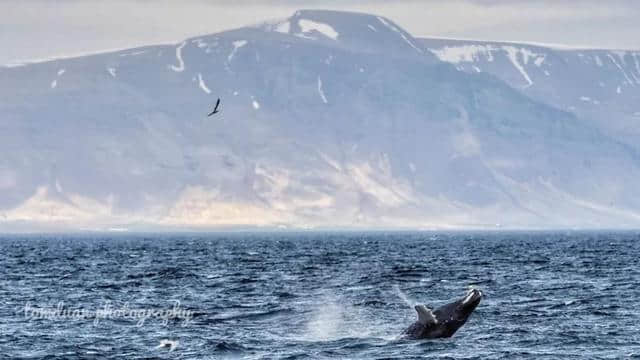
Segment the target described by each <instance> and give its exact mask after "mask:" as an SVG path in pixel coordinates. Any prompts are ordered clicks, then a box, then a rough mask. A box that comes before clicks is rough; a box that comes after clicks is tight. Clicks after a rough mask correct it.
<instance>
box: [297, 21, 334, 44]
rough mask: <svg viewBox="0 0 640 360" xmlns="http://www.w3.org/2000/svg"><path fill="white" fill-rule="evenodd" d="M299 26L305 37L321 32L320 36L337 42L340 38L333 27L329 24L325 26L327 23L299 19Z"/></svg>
mask: <svg viewBox="0 0 640 360" xmlns="http://www.w3.org/2000/svg"><path fill="white" fill-rule="evenodd" d="M298 25H299V26H300V29H301V31H302V33H303V34H305V35H307V36H308V35H309V34H311V33H312V32H314V31H317V32H319V33H320V34H322V35H324V36H326V37H328V38H330V39H332V40H337V39H338V36H339V35H340V34H338V32H337V31H335V30H334V28H333V27H331V25H329V24H325V23H321V22H315V21H313V20H309V19H299V20H298Z"/></svg>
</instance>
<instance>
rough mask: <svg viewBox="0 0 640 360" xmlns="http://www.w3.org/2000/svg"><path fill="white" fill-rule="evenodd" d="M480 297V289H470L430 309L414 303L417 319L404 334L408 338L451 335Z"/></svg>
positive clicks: (465, 320)
mask: <svg viewBox="0 0 640 360" xmlns="http://www.w3.org/2000/svg"><path fill="white" fill-rule="evenodd" d="M481 299H482V292H480V290H476V289H472V290H469V292H468V293H467V294H466V295H465V297H464V298H462V299H460V300H458V301H454V302H452V303H450V304H447V305H444V306H441V307H439V308H438V309H436V310H431V309H429V308H427V307H426V306H424V305H416V307H415V309H416V311H417V312H418V321H416V322H415V323H413V325H411V326H409V327H408V328H407V329H406V330H405V332H404V335H405V337H406V338H408V339H435V338H446V337H451V336H453V334H454V333H455V332H456V331H457V330H458V329H459V328H460V327H461V326H462V325H464V323H466V322H467V319H469V316H470V315H471V313H472V312H473V310H475V308H476V307H477V306H478V304H479V303H480V300H481Z"/></svg>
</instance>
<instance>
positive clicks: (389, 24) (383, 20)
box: [378, 16, 423, 53]
mask: <svg viewBox="0 0 640 360" xmlns="http://www.w3.org/2000/svg"><path fill="white" fill-rule="evenodd" d="M378 20H379V21H380V22H381V23H382V25H384V26H386V27H387V28H389V29H391V30H393V31H395V32H397V33H398V34H399V35H400V37H402V39H403V40H404V41H405V42H406V43H407V44H409V46H411V47H412V48H414V49H415V50H416V51H417V52H419V53H422V52H423V50H422V49H421V48H419V47H417V46H416V45H415V44H414V43H413V41H411V40H409V38H407V36H406V35H405V33H404V32H402V31H400V29H398V28H397V27H395V26H393V25H392V24H391V23H389V22H388V21H387V20H385V19H384V18H383V17H381V16H378Z"/></svg>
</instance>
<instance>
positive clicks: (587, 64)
mask: <svg viewBox="0 0 640 360" xmlns="http://www.w3.org/2000/svg"><path fill="white" fill-rule="evenodd" d="M419 41H420V43H421V44H422V45H423V46H425V47H426V50H428V51H430V52H431V53H433V54H435V55H436V56H437V57H438V58H439V59H440V60H442V61H445V62H449V63H451V64H453V65H454V66H456V68H458V69H459V70H462V71H465V72H469V73H477V72H486V73H489V74H492V75H494V76H497V77H498V78H500V79H501V80H504V81H505V82H507V83H508V84H509V85H511V86H512V87H514V88H515V89H519V90H521V91H522V92H523V93H525V94H527V95H528V96H530V97H532V98H533V99H536V100H538V101H541V102H544V103H547V104H550V105H552V106H554V107H557V108H559V109H563V110H566V111H569V112H572V113H575V114H576V115H578V116H580V117H581V118H582V119H584V120H585V121H589V122H590V123H591V125H592V126H596V127H598V128H599V129H600V130H601V131H603V132H605V133H607V134H609V135H612V136H614V137H616V138H618V139H620V141H624V142H625V143H627V144H629V145H631V146H634V147H636V149H640V50H639V51H629V50H626V51H625V50H619V51H616V50H593V49H569V48H561V47H549V46H540V45H528V44H514V43H499V42H488V41H468V40H444V39H420V40H419Z"/></svg>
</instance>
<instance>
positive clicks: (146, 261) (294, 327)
mask: <svg viewBox="0 0 640 360" xmlns="http://www.w3.org/2000/svg"><path fill="white" fill-rule="evenodd" d="M639 240H640V237H639V236H638V234H636V233H603V232H599V233H574V234H566V233H563V234H552V233H537V234H527V233H498V234H488V233H482V234H438V235H437V236H434V234H420V233H384V234H382V233H361V234H355V233H345V234H335V233H334V234H320V233H315V234H314V233H304V234H289V233H287V234H278V233H269V234H240V233H236V234H216V235H189V236H186V235H185V236H180V235H157V236H154V235H149V234H147V235H144V236H142V235H140V236H137V235H124V234H123V235H120V236H116V237H113V236H110V237H100V236H94V237H86V236H80V235H74V236H55V237H54V236H5V237H2V238H0V254H2V256H0V298H2V301H3V303H2V306H1V307H0V333H1V334H2V336H0V348H2V351H3V354H2V356H6V357H9V358H41V357H51V358H69V359H74V358H75V359H83V358H87V357H93V358H111V359H120V358H131V359H134V358H156V357H159V358H212V357H213V358H227V359H244V358H248V359H262V358H267V359H272V358H282V359H306V358H336V359H343V358H349V359H353V358H358V359H375V358H402V359H403V358H422V357H436V358H482V359H484V358H494V359H512V358H531V359H538V358H583V357H588V358H629V357H634V356H635V357H638V356H640V337H639V335H638V334H640V312H639V311H638V309H639V308H640V292H639V291H640V260H639V259H640V242H639ZM470 286H472V287H477V288H480V289H482V290H483V292H484V294H485V298H484V299H483V301H482V302H481V304H480V306H479V307H478V309H477V310H476V312H475V313H474V314H473V315H472V317H471V318H470V320H469V322H468V323H467V324H466V325H465V326H464V327H463V328H461V329H460V331H459V332H458V333H456V335H455V336H454V337H453V338H451V339H445V340H433V341H407V340H403V339H400V338H399V335H400V333H401V332H402V330H403V329H404V328H405V327H406V326H408V325H409V324H411V323H412V322H413V321H414V320H415V317H416V315H415V311H414V310H413V305H415V304H416V303H426V304H427V305H430V306H438V305H441V304H443V303H445V302H448V301H450V300H451V299H453V298H457V297H459V296H461V295H463V294H464V292H465V291H466V289H467V288H468V287H470ZM178 303H179V309H180V310H184V311H189V314H190V318H189V321H183V319H179V318H173V319H169V320H168V321H166V322H163V321H162V318H149V319H147V320H146V321H145V322H144V323H143V324H141V325H139V324H138V322H137V321H136V319H129V318H123V317H114V318H104V319H100V321H99V322H94V320H95V318H87V319H82V320H77V319H76V320H72V319H33V318H32V319H30V318H27V317H26V316H25V305H26V304H30V306H36V307H42V308H47V307H48V308H56V306H57V304H62V305H61V307H60V309H63V310H64V311H67V312H72V311H73V310H74V309H94V310H95V309H101V308H104V306H105V304H109V306H111V307H113V308H118V307H120V308H122V307H124V306H125V305H126V306H127V307H128V308H135V309H164V310H167V309H172V308H174V306H176V304H178ZM162 339H171V341H175V342H176V344H179V345H178V346H176V348H175V349H174V350H173V351H171V352H168V351H167V349H165V348H158V346H157V345H158V343H159V342H160V341H161V340H162Z"/></svg>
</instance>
